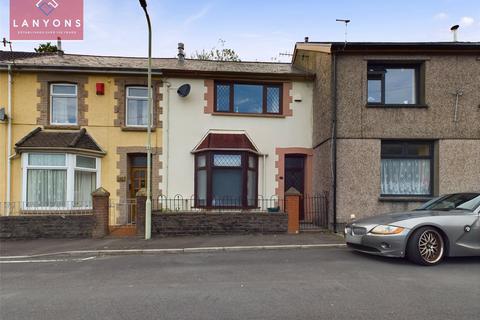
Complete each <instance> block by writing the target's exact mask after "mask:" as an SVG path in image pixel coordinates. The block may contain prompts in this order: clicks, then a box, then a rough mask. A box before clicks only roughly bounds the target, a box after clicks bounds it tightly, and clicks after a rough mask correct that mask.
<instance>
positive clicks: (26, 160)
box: [23, 153, 100, 210]
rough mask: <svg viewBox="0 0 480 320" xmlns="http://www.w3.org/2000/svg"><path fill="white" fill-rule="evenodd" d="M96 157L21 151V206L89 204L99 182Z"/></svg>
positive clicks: (86, 206) (73, 205)
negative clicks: (22, 204)
mask: <svg viewBox="0 0 480 320" xmlns="http://www.w3.org/2000/svg"><path fill="white" fill-rule="evenodd" d="M99 169H100V159H98V158H92V157H87V156H80V155H74V154H60V153H25V154H23V177H24V178H23V202H24V209H26V210H30V209H50V208H55V209H75V208H90V207H91V206H92V200H91V193H92V192H93V191H94V190H95V189H96V188H97V187H98V186H99V185H100V175H99Z"/></svg>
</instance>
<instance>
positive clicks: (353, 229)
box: [352, 227, 367, 236]
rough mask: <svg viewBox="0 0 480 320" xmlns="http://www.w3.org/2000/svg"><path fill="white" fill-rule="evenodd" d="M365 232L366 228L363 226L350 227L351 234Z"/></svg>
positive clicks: (359, 234)
mask: <svg viewBox="0 0 480 320" xmlns="http://www.w3.org/2000/svg"><path fill="white" fill-rule="evenodd" d="M364 234H367V228H364V227H352V235H355V236H363V235H364Z"/></svg>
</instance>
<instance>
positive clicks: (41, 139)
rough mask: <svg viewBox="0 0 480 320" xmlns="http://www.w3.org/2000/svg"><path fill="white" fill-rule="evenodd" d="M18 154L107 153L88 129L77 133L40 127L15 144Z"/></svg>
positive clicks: (101, 154)
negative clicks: (36, 152)
mask: <svg viewBox="0 0 480 320" xmlns="http://www.w3.org/2000/svg"><path fill="white" fill-rule="evenodd" d="M15 150H16V151H17V152H18V153H22V152H27V151H39V150H48V151H61V152H70V153H86V154H93V155H98V156H103V155H105V151H104V150H103V149H102V148H101V147H100V146H99V145H98V143H97V142H96V141H95V140H94V139H93V138H92V137H91V136H90V135H89V134H88V133H87V130H86V129H81V130H77V131H67V132H65V131H61V132H59V131H43V130H42V128H40V127H38V128H36V129H35V130H33V131H32V132H30V133H29V134H27V135H26V136H25V137H23V138H22V139H20V140H19V141H18V142H17V143H16V144H15Z"/></svg>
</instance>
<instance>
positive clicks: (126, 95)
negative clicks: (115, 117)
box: [125, 86, 153, 128]
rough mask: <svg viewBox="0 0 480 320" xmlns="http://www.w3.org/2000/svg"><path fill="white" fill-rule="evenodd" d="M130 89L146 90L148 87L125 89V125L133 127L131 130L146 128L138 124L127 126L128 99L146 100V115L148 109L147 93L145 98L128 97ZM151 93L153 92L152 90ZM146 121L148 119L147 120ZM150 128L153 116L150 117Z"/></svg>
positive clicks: (128, 125)
mask: <svg viewBox="0 0 480 320" xmlns="http://www.w3.org/2000/svg"><path fill="white" fill-rule="evenodd" d="M130 89H147V90H148V87H147V86H143V87H142V86H128V87H125V91H126V92H125V125H126V126H127V127H133V128H147V125H139V124H129V123H128V100H129V99H132V100H145V99H146V100H147V113H148V111H149V109H150V108H149V107H148V93H147V97H140V96H132V95H130V94H129V93H130ZM152 92H153V90H152ZM147 119H148V118H147ZM150 121H151V123H150V126H152V125H153V115H151V116H150Z"/></svg>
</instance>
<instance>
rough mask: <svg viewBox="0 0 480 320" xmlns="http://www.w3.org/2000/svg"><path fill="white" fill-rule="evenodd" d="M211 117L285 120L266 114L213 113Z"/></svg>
mask: <svg viewBox="0 0 480 320" xmlns="http://www.w3.org/2000/svg"><path fill="white" fill-rule="evenodd" d="M211 115H212V116H230V117H257V118H286V116H285V115H283V114H267V113H234V112H213V113H211Z"/></svg>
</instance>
